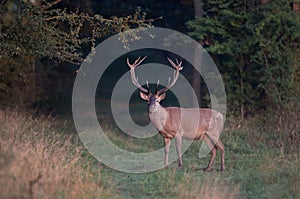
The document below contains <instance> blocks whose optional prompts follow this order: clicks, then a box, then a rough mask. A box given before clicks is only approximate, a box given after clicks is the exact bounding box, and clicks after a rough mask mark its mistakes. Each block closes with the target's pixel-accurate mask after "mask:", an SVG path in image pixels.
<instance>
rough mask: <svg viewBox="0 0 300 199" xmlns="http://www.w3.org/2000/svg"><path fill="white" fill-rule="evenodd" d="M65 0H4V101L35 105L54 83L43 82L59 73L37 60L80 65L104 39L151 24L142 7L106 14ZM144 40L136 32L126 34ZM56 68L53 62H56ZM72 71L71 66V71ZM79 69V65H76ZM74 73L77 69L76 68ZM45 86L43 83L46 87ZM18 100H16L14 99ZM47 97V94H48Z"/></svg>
mask: <svg viewBox="0 0 300 199" xmlns="http://www.w3.org/2000/svg"><path fill="white" fill-rule="evenodd" d="M60 3H61V0H57V1H48V2H47V1H43V2H42V4H41V5H33V4H31V3H27V1H13V0H5V1H1V3H0V14H1V16H2V17H1V18H0V79H1V83H0V101H1V104H2V105H15V104H19V106H30V105H32V104H33V103H36V102H37V101H38V100H39V96H41V93H40V91H41V90H45V87H47V86H48V85H42V84H40V85H37V84H38V83H41V81H40V82H37V80H38V79H41V77H46V78H47V77H48V76H53V72H52V73H51V72H50V73H49V69H47V70H44V71H42V70H39V69H38V67H41V66H40V65H41V64H39V65H36V63H37V61H40V60H43V59H45V58H47V59H48V60H51V62H52V63H58V62H69V63H73V64H80V63H82V62H83V61H84V57H85V56H86V55H87V53H88V52H89V51H90V50H94V48H95V45H96V43H97V42H99V40H100V39H103V38H105V37H107V36H109V35H111V34H115V33H119V32H123V31H126V30H128V29H130V28H137V27H144V28H148V27H151V26H152V25H151V23H152V20H151V19H150V20H146V18H145V17H146V14H145V13H142V12H141V11H140V10H139V9H138V10H137V11H136V12H135V13H134V14H132V15H128V16H124V17H116V16H112V17H110V18H104V17H103V16H101V15H99V14H96V15H93V16H90V15H89V14H87V13H84V12H80V11H79V9H76V10H70V9H66V8H62V7H61V5H60ZM128 37H130V38H132V39H138V38H137V37H135V35H134V33H132V34H130V35H124V36H123V37H122V41H123V42H126V41H127V40H128ZM52 68H53V67H52ZM69 71H70V70H69ZM73 71H75V69H73ZM70 73H71V74H72V72H70ZM41 87H43V88H41ZM8 99H13V100H8ZM44 100H46V101H47V99H44Z"/></svg>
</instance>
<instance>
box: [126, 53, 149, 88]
mask: <svg viewBox="0 0 300 199" xmlns="http://www.w3.org/2000/svg"><path fill="white" fill-rule="evenodd" d="M146 58H147V56H145V57H143V58H142V59H141V57H139V58H138V59H136V60H135V61H134V63H133V64H130V62H129V58H127V65H128V66H129V68H130V76H131V81H132V83H133V84H134V85H135V86H136V87H138V89H139V90H140V91H141V92H143V93H149V91H150V90H149V85H148V82H147V86H148V89H145V88H143V87H142V86H141V85H140V83H139V81H138V77H137V76H136V75H135V71H134V69H135V67H137V66H138V65H140V64H141V63H142V62H143V61H144V60H145V59H146Z"/></svg>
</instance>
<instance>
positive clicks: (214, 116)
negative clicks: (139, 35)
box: [127, 56, 225, 172]
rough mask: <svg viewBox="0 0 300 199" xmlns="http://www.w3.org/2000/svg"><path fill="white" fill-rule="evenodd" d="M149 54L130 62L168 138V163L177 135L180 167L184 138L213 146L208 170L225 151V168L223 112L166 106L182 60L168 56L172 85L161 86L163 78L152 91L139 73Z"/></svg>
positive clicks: (155, 122) (153, 119)
mask: <svg viewBox="0 0 300 199" xmlns="http://www.w3.org/2000/svg"><path fill="white" fill-rule="evenodd" d="M146 58H147V56H145V57H143V58H141V57H139V58H138V59H136V60H135V61H134V62H133V63H132V64H131V63H130V61H129V58H127V65H128V66H129V68H130V76H131V81H132V83H133V84H134V85H135V86H136V87H137V88H138V89H139V95H140V97H141V98H142V99H143V100H146V101H147V102H148V116H149V118H150V122H151V123H152V125H153V126H154V127H155V128H156V129H157V130H158V132H159V133H160V134H161V135H162V136H163V139H164V165H165V167H167V166H168V165H169V163H168V157H169V150H170V145H171V141H172V139H175V145H176V153H177V155H178V168H182V166H183V162H182V139H183V138H184V139H190V140H202V141H204V142H205V143H206V145H207V146H208V147H209V149H210V153H211V156H210V160H209V163H208V166H207V167H206V168H205V169H204V171H207V172H208V171H211V168H212V165H213V162H214V159H215V157H216V153H217V150H219V151H220V153H221V171H225V163H224V161H225V160H224V159H225V158H224V156H225V155H224V144H223V143H222V141H221V140H220V139H219V136H218V135H220V133H221V131H222V129H223V124H224V117H223V114H221V113H220V112H218V111H216V110H213V109H209V108H181V107H163V106H162V105H161V104H160V102H161V101H162V100H163V99H164V98H165V97H166V92H167V91H168V90H169V89H171V88H172V87H173V86H174V84H175V83H176V81H177V79H178V77H179V73H180V71H181V70H182V69H183V67H182V66H181V65H182V61H180V62H179V61H178V60H177V59H176V64H175V63H174V62H173V61H172V60H171V59H170V58H168V57H167V59H168V61H169V63H170V64H171V66H172V67H173V68H174V69H175V71H174V77H173V78H172V81H171V79H170V78H169V82H168V85H167V86H165V87H164V88H162V89H160V90H158V85H159V80H158V82H157V86H156V90H155V93H154V94H152V93H151V91H150V88H149V84H148V82H147V84H146V85H147V88H144V87H142V86H141V85H140V83H139V82H138V77H137V76H136V75H135V68H136V67H137V66H139V65H140V64H141V63H142V62H143V61H144V60H145V59H146ZM191 118H197V120H198V121H197V126H196V128H192V127H191V126H193V124H192V123H191V121H192V120H193V119H191Z"/></svg>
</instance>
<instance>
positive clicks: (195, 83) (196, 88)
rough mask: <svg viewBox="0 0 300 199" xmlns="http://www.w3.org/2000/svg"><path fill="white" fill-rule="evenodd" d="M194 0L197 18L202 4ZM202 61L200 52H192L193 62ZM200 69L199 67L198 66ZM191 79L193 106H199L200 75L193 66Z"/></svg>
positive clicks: (200, 0) (199, 15)
mask: <svg viewBox="0 0 300 199" xmlns="http://www.w3.org/2000/svg"><path fill="white" fill-rule="evenodd" d="M193 1H194V13H195V19H199V18H201V17H202V15H203V6H202V0H193ZM201 61H202V53H200V54H199V53H197V52H196V51H195V52H194V63H199V64H200V63H201ZM200 69H201V67H200ZM192 73H193V80H192V87H193V89H194V92H195V95H196V99H193V103H194V106H200V103H201V77H200V75H198V71H197V70H196V69H195V68H193V71H192Z"/></svg>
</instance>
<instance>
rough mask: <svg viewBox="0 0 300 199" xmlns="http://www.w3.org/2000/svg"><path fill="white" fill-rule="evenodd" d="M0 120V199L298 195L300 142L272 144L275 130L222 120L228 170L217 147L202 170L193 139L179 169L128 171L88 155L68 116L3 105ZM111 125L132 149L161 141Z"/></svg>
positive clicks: (114, 137)
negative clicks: (209, 165) (42, 114)
mask: <svg viewBox="0 0 300 199" xmlns="http://www.w3.org/2000/svg"><path fill="white" fill-rule="evenodd" d="M0 126H1V127H0V176H1V177H0V198H5V199H6V198H7V199H10V198H300V189H299V187H300V159H299V158H300V157H299V142H298V145H297V147H298V148H296V150H295V147H294V150H287V149H289V148H291V147H292V146H289V145H284V147H282V146H283V145H280V144H276V143H277V141H276V139H277V135H276V134H275V133H274V134H270V133H267V132H264V131H263V130H260V129H258V128H257V129H250V128H249V127H241V128H233V127H231V126H230V124H227V125H226V126H227V128H226V129H225V131H224V133H223V134H222V140H223V142H224V144H225V146H226V155H225V161H226V162H225V163H226V169H227V170H226V171H225V172H220V157H219V154H218V156H217V158H216V161H215V163H214V166H213V170H212V171H211V172H209V173H206V172H203V171H202V168H204V167H205V166H206V165H207V163H208V160H209V157H206V158H204V159H198V157H197V156H198V150H199V145H200V143H199V142H194V143H193V144H192V145H191V147H190V148H189V149H188V150H187V151H186V153H185V154H184V155H183V162H184V168H183V169H177V165H176V163H173V164H171V165H170V166H169V167H168V168H164V169H161V170H158V171H155V172H150V173H146V174H130V173H124V172H119V171H115V170H112V169H111V168H109V167H106V166H105V165H103V164H101V163H99V162H98V161H97V160H96V159H95V158H94V157H93V156H91V155H90V154H89V153H88V152H87V151H86V150H85V148H84V147H83V146H82V144H81V142H80V140H79V138H78V136H77V133H76V131H75V130H74V128H73V126H72V122H71V121H64V120H59V119H56V120H55V119H51V118H46V117H37V118H34V117H32V116H30V115H27V114H23V113H20V112H16V111H2V112H0ZM108 128H109V127H108ZM110 131H111V132H110V137H111V139H112V140H114V142H116V143H118V144H119V145H121V146H123V147H129V146H130V147H132V148H134V150H136V151H143V150H144V149H145V147H146V148H148V149H151V147H153V145H155V146H156V147H157V146H162V138H161V137H160V136H156V137H155V138H153V142H155V143H151V142H142V143H139V142H137V141H132V140H131V139H130V138H127V137H126V136H122V137H121V138H119V137H118V134H117V133H116V132H114V131H115V130H114V128H111V130H110ZM298 131H299V130H298ZM287 144H288V143H287ZM171 147H174V146H171ZM162 161H163V160H162Z"/></svg>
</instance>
